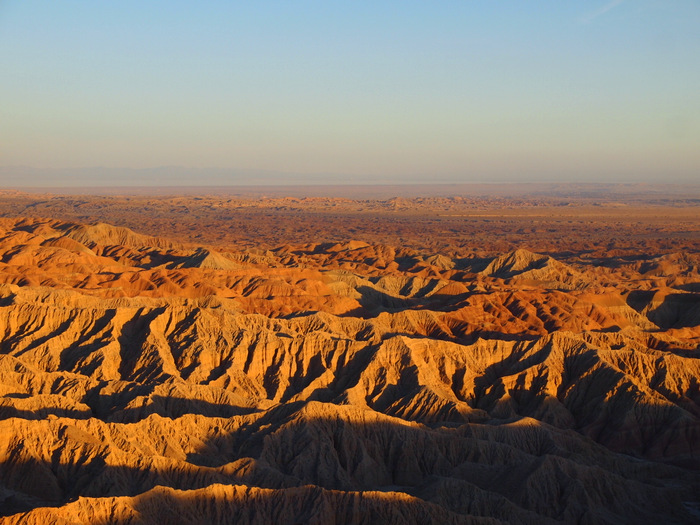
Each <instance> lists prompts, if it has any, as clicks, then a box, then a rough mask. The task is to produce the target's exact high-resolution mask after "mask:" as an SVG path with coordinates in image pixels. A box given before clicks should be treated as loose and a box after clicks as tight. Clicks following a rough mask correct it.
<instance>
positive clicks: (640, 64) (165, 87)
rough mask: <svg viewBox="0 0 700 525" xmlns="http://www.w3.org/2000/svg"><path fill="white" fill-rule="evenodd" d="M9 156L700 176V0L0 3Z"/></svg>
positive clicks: (72, 162) (61, 163) (313, 169)
mask: <svg viewBox="0 0 700 525" xmlns="http://www.w3.org/2000/svg"><path fill="white" fill-rule="evenodd" d="M0 166H31V167H37V168H78V167H97V166H102V167H106V168H115V167H119V168H152V167H157V166H181V167H185V168H208V167H213V168H231V169H234V170H266V171H269V172H272V173H281V174H284V173H293V174H297V175H295V176H290V178H289V181H293V182H303V179H304V176H305V174H310V175H315V176H316V177H318V175H319V174H321V175H326V176H327V177H326V179H327V180H328V182H353V180H372V181H377V182H402V181H405V182H415V181H419V180H422V181H425V182H430V181H438V182H462V181H549V180H562V181H567V180H576V181H586V180H590V181H612V180H614V181H635V180H639V181H651V180H654V181H659V180H661V181H673V182H683V181H691V182H692V181H698V180H700V1H698V0H623V1H620V0H617V1H610V0H600V1H597V0H587V1H577V2H573V1H563V0H551V1H531V2H524V1H522V0H512V1H505V0H504V1H486V0H484V1H467V0H463V1H444V2H425V1H402V2H398V1H395V2H388V1H387V2H379V1H372V2H331V1H319V2H304V1H295V2H292V1H283V2H282V1H280V2H263V1H261V2H223V1H221V2H213V1H211V2H205V1H203V2H184V1H167V2H166V1H154V0H150V1H139V2H136V1H129V0H120V1H97V0H90V1H87V0H86V1H68V0H65V1H64V0H62V1H60V2H57V1H49V0H46V1H33V0H21V1H20V0H16V1H0ZM198 173H199V174H200V175H201V178H202V179H204V180H198V181H196V182H199V183H203V184H205V183H207V180H206V173H207V172H206V170H204V171H201V170H200V171H199V172H198ZM280 177H281V182H284V175H280ZM95 182H96V183H98V184H99V181H95ZM193 182H194V181H193Z"/></svg>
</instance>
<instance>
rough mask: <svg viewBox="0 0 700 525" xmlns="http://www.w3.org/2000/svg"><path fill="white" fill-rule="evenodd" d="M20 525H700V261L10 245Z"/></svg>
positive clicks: (86, 230)
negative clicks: (161, 524)
mask: <svg viewBox="0 0 700 525" xmlns="http://www.w3.org/2000/svg"><path fill="white" fill-rule="evenodd" d="M0 261H1V262H0V283H2V284H0V333H1V334H2V337H1V338H0V396H1V397H0V418H1V420H0V428H1V429H2V430H1V431H0V462H2V465H1V466H0V491H1V492H0V509H2V514H3V515H4V518H2V522H3V523H42V524H43V523H143V522H153V521H157V520H161V521H162V520H165V522H168V520H171V521H178V522H183V523H201V522H209V523H217V522H219V523H229V522H236V521H241V522H246V521H258V522H271V521H274V522H279V523H299V522H302V523H307V522H308V523H352V522H384V523H411V522H413V523H428V522H434V523H472V522H473V523H499V522H503V523H533V524H535V523H538V524H539V523H562V522H566V523H571V522H577V523H645V522H649V523H653V522H664V523H693V522H697V520H698V519H699V514H698V509H700V496H699V495H700V382H699V379H700V360H698V356H699V355H700V354H699V352H700V274H699V269H700V256H699V255H698V253H696V252H692V251H687V252H681V253H667V254H664V255H658V256H657V255H649V254H644V255H640V256H638V257H626V258H625V257H619V256H616V255H614V254H611V255H610V256H609V257H601V256H600V255H596V256H595V257H586V256H585V254H576V253H570V254H569V255H567V256H566V257H560V258H557V257H556V255H554V256H553V255H546V254H537V253H533V252H531V251H527V250H524V249H515V250H512V251H509V252H507V253H503V254H500V255H497V256H479V257H477V256H476V255H473V254H472V255H471V256H470V255H468V254H462V255H460V254H455V255H452V256H447V255H445V254H441V253H435V252H430V251H426V250H424V249H418V248H411V247H409V246H401V247H397V246H390V245H384V244H373V243H368V242H363V241H360V240H357V241H349V242H342V243H325V244H320V243H312V244H309V243H305V244H289V245H283V246H280V247H277V248H275V249H272V250H266V251H262V250H250V251H227V250H221V249H216V248H213V247H211V246H193V245H191V244H182V243H178V242H174V241H170V240H166V239H162V238H158V237H152V236H147V235H142V234H138V233H135V232H133V231H131V230H129V229H127V228H123V227H115V226H110V225H107V224H103V223H102V224H94V225H85V224H78V223H68V222H61V221H57V220H48V219H43V220H39V219H2V220H1V221H0Z"/></svg>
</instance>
